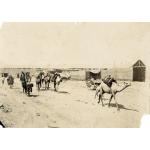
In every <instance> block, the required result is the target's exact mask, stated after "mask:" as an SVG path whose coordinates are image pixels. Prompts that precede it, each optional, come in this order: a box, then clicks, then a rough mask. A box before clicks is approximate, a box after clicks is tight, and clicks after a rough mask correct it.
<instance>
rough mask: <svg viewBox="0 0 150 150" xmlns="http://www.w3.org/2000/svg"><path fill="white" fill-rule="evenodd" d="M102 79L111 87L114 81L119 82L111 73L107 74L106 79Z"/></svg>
mask: <svg viewBox="0 0 150 150" xmlns="http://www.w3.org/2000/svg"><path fill="white" fill-rule="evenodd" d="M102 81H103V82H104V83H105V84H107V85H108V86H109V87H111V86H112V83H113V82H115V83H117V81H116V80H115V79H114V78H113V77H112V76H111V75H108V76H106V77H105V78H104V79H102Z"/></svg>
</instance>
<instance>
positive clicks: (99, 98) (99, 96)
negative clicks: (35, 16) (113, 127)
mask: <svg viewBox="0 0 150 150" xmlns="http://www.w3.org/2000/svg"><path fill="white" fill-rule="evenodd" d="M100 101H101V94H100V93H99V95H98V104H99V103H100Z"/></svg>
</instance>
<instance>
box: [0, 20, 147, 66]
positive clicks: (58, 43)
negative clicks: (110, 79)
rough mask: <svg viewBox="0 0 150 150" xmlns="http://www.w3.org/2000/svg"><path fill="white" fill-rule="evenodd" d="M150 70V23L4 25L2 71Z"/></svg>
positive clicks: (0, 42) (0, 56)
mask: <svg viewBox="0 0 150 150" xmlns="http://www.w3.org/2000/svg"><path fill="white" fill-rule="evenodd" d="M138 59H141V60H142V61H143V62H144V63H145V64H146V65H149V66H150V23H3V25H2V26H1V28H0V67H99V68H101V67H106V68H107V67H113V66H115V67H130V66H132V65H133V63H135V61H136V60H138Z"/></svg>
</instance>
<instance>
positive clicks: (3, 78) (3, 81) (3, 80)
mask: <svg viewBox="0 0 150 150" xmlns="http://www.w3.org/2000/svg"><path fill="white" fill-rule="evenodd" d="M4 83H5V77H4V76H3V77H2V86H3V85H4Z"/></svg>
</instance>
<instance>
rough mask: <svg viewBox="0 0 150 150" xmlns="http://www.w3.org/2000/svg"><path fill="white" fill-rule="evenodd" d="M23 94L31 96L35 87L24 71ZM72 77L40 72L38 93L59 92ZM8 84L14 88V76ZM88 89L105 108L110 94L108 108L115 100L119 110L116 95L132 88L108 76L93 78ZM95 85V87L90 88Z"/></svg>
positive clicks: (10, 76)
mask: <svg viewBox="0 0 150 150" xmlns="http://www.w3.org/2000/svg"><path fill="white" fill-rule="evenodd" d="M18 78H19V80H20V82H21V85H22V89H23V93H25V94H27V95H28V96H30V94H31V93H32V88H33V86H34V83H33V82H31V79H32V76H31V74H30V72H24V71H22V72H21V74H20V76H18ZM70 78H71V77H70V76H68V77H64V76H63V75H62V74H61V73H58V72H57V71H55V72H53V73H51V72H43V71H41V72H39V73H38V74H37V75H35V86H36V89H37V91H38V92H39V91H41V90H49V89H50V88H53V89H54V91H55V92H58V88H59V85H60V83H61V82H62V81H63V80H66V79H67V80H69V79H70ZM4 81H5V78H4V77H3V79H2V85H3V84H4ZM50 83H52V84H53V87H50ZM7 84H8V86H9V87H10V88H12V87H13V84H14V77H13V76H12V75H8V77H7ZM86 84H87V87H90V88H91V87H92V88H91V89H92V90H95V98H98V104H99V103H100V102H101V103H102V106H104V102H103V98H104V94H105V93H107V94H110V99H109V103H108V107H110V103H111V101H112V99H114V101H115V104H116V108H117V110H119V106H118V103H117V100H116V94H117V93H119V92H122V91H123V90H125V89H126V88H127V87H129V86H131V83H127V82H123V83H122V84H121V85H120V84H119V83H117V81H116V80H115V79H114V78H113V77H112V76H111V75H107V76H105V77H104V78H103V79H100V80H94V79H93V78H91V80H89V81H88V82H86ZM89 84H90V85H93V86H89Z"/></svg>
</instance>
